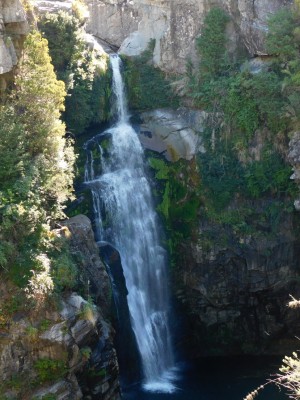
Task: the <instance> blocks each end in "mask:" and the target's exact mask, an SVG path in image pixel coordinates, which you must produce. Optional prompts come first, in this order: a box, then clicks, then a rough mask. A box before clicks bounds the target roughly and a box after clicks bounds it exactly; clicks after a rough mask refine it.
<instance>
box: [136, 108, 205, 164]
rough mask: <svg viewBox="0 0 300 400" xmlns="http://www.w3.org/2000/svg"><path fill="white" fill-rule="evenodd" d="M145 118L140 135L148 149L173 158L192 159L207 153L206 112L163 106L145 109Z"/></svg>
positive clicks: (167, 157) (170, 158)
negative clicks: (165, 107) (199, 154)
mask: <svg viewBox="0 0 300 400" xmlns="http://www.w3.org/2000/svg"><path fill="white" fill-rule="evenodd" d="M141 118H142V121H143V123H142V124H141V126H140V131H139V137H140V140H141V143H142V145H143V146H144V147H145V148H146V149H150V150H154V151H156V152H158V153H161V154H163V155H164V156H165V157H166V159H167V160H169V161H177V160H179V159H180V158H183V159H186V160H191V159H192V158H193V157H194V156H195V154H197V153H198V152H204V148H203V144H202V140H201V133H202V132H203V129H204V126H205V120H206V118H207V114H206V113H205V112H204V111H197V110H195V111H193V110H188V109H186V108H181V109H179V110H176V111H174V110H170V109H160V110H154V111H149V112H145V113H143V114H141Z"/></svg>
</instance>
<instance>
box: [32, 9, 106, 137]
mask: <svg viewBox="0 0 300 400" xmlns="http://www.w3.org/2000/svg"><path fill="white" fill-rule="evenodd" d="M76 15H77V13H75V14H74V15H73V16H71V15H68V14H67V13H65V12H59V13H58V14H47V15H46V16H45V17H44V18H42V19H41V21H40V22H39V27H40V29H41V30H42V32H43V35H44V36H45V38H46V39H47V40H48V42H49V51H50V55H51V58H52V62H53V65H54V68H55V71H56V73H57V76H58V77H59V79H62V80H63V81H64V82H65V84H66V88H67V93H68V95H67V97H66V110H65V113H64V119H65V122H66V124H67V128H68V130H70V131H71V132H72V133H74V134H76V135H78V134H80V133H82V132H83V131H84V130H85V129H86V128H88V127H89V126H90V125H91V124H94V123H100V122H103V121H107V120H108V119H109V117H110V107H109V99H110V95H111V89H110V86H111V74H110V70H109V68H107V56H106V55H99V54H97V53H96V52H95V51H93V50H91V49H90V48H89V47H88V45H87V44H86V43H85V42H84V40H83V32H82V28H81V20H80V19H78V16H76Z"/></svg>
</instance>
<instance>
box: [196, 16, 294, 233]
mask: <svg viewBox="0 0 300 400" xmlns="http://www.w3.org/2000/svg"><path fill="white" fill-rule="evenodd" d="M291 14H292V13H291V12H290V11H287V10H286V9H285V10H284V11H281V12H280V14H279V15H278V16H275V17H274V18H273V19H271V20H270V23H269V24H270V33H269V35H268V46H269V48H270V49H273V52H274V53H276V54H277V55H278V57H279V60H280V62H279V63H278V58H277V59H276V60H275V62H273V63H271V62H270V61H269V62H268V64H267V65H266V66H264V67H262V70H261V71H260V72H258V73H256V72H255V73H254V72H252V70H251V66H250V65H248V64H247V63H244V65H243V66H242V67H241V66H240V65H235V64H234V62H232V61H230V59H229V56H228V54H227V51H226V42H227V39H226V24H227V22H228V17H227V16H226V14H225V12H224V11H222V10H219V9H212V10H211V11H210V12H209V13H208V15H207V17H206V19H205V21H204V26H203V29H202V33H201V36H200V38H199V39H198V42H197V44H198V47H197V48H198V51H199V54H200V63H199V66H198V67H197V68H194V69H192V68H189V69H188V76H189V90H190V96H191V98H193V100H194V104H195V105H196V106H197V107H200V108H202V109H203V108H204V109H205V110H207V111H209V112H210V117H209V120H208V127H207V129H206V132H205V134H204V141H205V147H206V150H207V151H206V153H205V154H202V155H199V157H198V162H199V169H200V175H201V198H202V204H203V207H202V215H204V216H205V215H206V217H207V218H208V219H209V220H212V221H214V222H217V223H222V224H225V225H227V226H231V227H232V228H233V229H234V230H235V231H237V232H240V233H243V232H244V233H253V234H259V228H258V225H257V224H256V223H254V222H255V221H256V220H257V222H258V220H260V221H261V222H262V223H264V224H265V223H266V222H267V221H268V223H269V224H270V228H271V231H273V230H274V231H275V229H274V228H275V225H274V221H277V223H278V221H280V219H281V218H282V213H284V211H289V212H291V211H292V209H293V208H292V200H293V198H294V196H295V194H296V190H297V189H296V186H295V185H294V184H293V182H291V181H290V179H289V177H290V175H291V173H292V171H291V168H290V167H289V165H288V164H287V163H286V160H285V158H286V152H287V145H288V133H289V131H290V130H291V129H292V128H293V126H294V120H293V118H291V115H289V113H293V114H294V115H296V107H295V109H293V108H292V104H291V102H292V101H295V102H296V103H297V102H298V100H296V98H297V97H298V90H297V86H296V85H295V78H293V77H292V73H291V70H289V71H288V70H287V68H286V67H287V66H288V65H291V67H290V68H295V65H297V64H298V61H297V60H295V54H296V53H297V51H298V52H299V50H296V49H297V45H296V44H295V41H296V42H297V40H296V33H295V25H294V28H292V27H291V26H290V25H291ZM284 16H285V17H284ZM284 18H286V21H284ZM276 21H277V23H278V24H279V25H278V26H277V25H276ZM295 22H296V21H294V24H295ZM281 24H283V25H281ZM288 32H290V39H289V40H288V39H287V35H288V34H289V33H288ZM280 41H281V42H282V41H283V42H284V44H283V45H279V46H277V44H279V43H280ZM276 46H277V47H276ZM298 49H299V48H298ZM218 52H219V54H220V59H219V61H218V62H216V57H217V53H218ZM281 52H282V54H281ZM297 54H298V53H297ZM297 57H299V54H298V55H297ZM291 60H293V61H291ZM282 62H284V63H285V64H282ZM212 64H215V65H216V67H215V68H212ZM292 81H293V82H294V83H293V85H292V86H293V87H291V82H292ZM298 109H299V108H298ZM292 110H293V111H292ZM243 199H244V200H245V201H246V202H247V201H248V200H256V199H257V200H260V201H262V202H264V203H265V206H264V209H263V210H260V217H259V218H258V216H256V215H254V214H255V212H254V211H255V210H254V209H253V207H252V208H250V207H249V205H247V204H246V203H245V204H244V206H242V203H243V201H242V200H243ZM270 199H272V207H271V208H272V209H271V208H270V204H269V201H268V200H270ZM234 204H235V205H234ZM231 207H233V209H234V210H236V208H237V207H239V211H238V212H235V211H233V212H232V211H231ZM251 210H252V211H251Z"/></svg>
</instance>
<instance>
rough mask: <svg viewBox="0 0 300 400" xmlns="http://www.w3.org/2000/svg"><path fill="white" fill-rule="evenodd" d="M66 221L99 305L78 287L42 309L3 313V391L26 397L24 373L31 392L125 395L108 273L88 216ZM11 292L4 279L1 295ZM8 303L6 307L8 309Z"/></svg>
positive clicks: (70, 397) (71, 398)
mask: <svg viewBox="0 0 300 400" xmlns="http://www.w3.org/2000/svg"><path fill="white" fill-rule="evenodd" d="M66 225H68V226H69V228H70V232H71V237H70V232H69V231H68V230H67V229H66V228H63V231H64V232H69V233H68V235H66V236H67V237H69V238H70V246H71V250H72V251H73V252H74V253H75V252H76V254H77V256H78V258H79V259H80V260H81V262H80V263H78V267H79V269H80V275H81V276H82V279H83V280H84V282H87V279H89V280H90V283H91V287H90V288H89V289H88V290H89V292H90V293H91V294H94V296H95V298H96V301H97V305H98V307H96V306H95V305H92V304H90V303H88V302H87V301H86V300H84V299H83V298H82V297H81V296H79V295H78V294H77V293H69V294H64V295H63V296H62V297H60V298H57V300H56V303H51V302H50V303H49V304H46V305H44V306H43V308H41V309H36V310H29V309H28V310H27V309H24V311H21V312H14V311H13V310H12V312H11V318H10V319H9V320H7V321H5V320H3V318H1V313H0V376H1V384H3V385H4V386H3V387H4V389H3V387H1V394H4V395H6V394H7V396H12V398H25V397H22V396H23V394H22V393H21V392H18V390H19V389H18V387H17V386H16V388H14V387H13V386H12V385H11V384H10V382H11V380H13V379H14V377H15V376H18V378H19V379H20V381H21V382H23V383H22V385H23V386H21V391H22V390H25V391H26V395H27V394H30V395H31V396H32V397H30V398H36V399H42V398H44V396H47V395H48V396H49V395H53V396H55V398H57V399H59V400H77V399H82V398H89V399H97V400H101V399H102V400H119V399H120V388H119V380H118V378H119V367H118V362H117V357H116V351H115V349H114V347H113V336H114V330H113V328H112V327H111V325H110V324H109V323H108V322H107V321H106V320H105V319H104V317H103V314H106V313H107V312H108V299H109V294H108V290H109V280H108V276H107V274H106V272H105V268H104V266H103V264H102V263H101V261H100V258H99V255H98V253H99V251H98V247H97V245H96V243H95V241H94V237H93V233H92V229H91V223H90V221H89V220H88V218H86V217H85V216H77V217H74V218H73V219H70V220H69V221H68V222H67V223H66ZM96 282H97V287H96V288H95V290H93V287H92V286H93V284H95V283H96ZM8 292H9V288H8V287H7V286H6V285H5V284H1V285H0V298H1V299H5V298H6V297H7V296H8ZM11 292H12V293H13V288H12V290H11ZM3 304H4V305H3ZM3 304H0V309H1V311H2V310H3V307H4V309H5V302H4V303H3ZM7 304H11V302H10V303H7ZM26 382H27V384H26ZM6 384H8V385H7V386H6ZM24 385H25V387H24ZM26 385H27V386H26ZM8 387H10V389H8ZM22 388H23V389H22ZM18 396H19V397H18ZM20 396H21V397H20ZM9 398H10V397H9ZM26 398H29V397H26Z"/></svg>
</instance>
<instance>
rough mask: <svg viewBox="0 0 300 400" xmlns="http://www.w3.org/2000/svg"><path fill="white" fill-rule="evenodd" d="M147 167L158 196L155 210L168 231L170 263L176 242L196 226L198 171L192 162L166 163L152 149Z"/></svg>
mask: <svg viewBox="0 0 300 400" xmlns="http://www.w3.org/2000/svg"><path fill="white" fill-rule="evenodd" d="M151 156H152V157H150V158H149V164H150V167H151V168H152V169H153V170H154V171H155V178H156V179H157V180H158V181H159V183H158V193H157V194H158V197H159V200H160V201H161V202H160V204H159V205H158V206H157V210H158V211H159V212H160V213H161V214H162V216H163V218H164V222H165V226H166V230H167V235H168V242H167V244H168V247H169V251H170V254H171V257H172V261H173V264H174V263H175V259H176V258H177V250H178V245H179V244H180V243H181V242H182V241H183V240H185V239H190V238H191V236H192V235H193V232H194V231H195V228H196V227H197V222H198V210H199V205H200V197H199V191H198V190H199V175H198V172H197V166H196V164H195V163H190V164H189V163H188V162H187V161H182V160H181V161H177V162H176V163H169V162H167V161H165V160H163V159H161V158H158V156H157V155H156V154H155V153H153V154H151Z"/></svg>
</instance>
